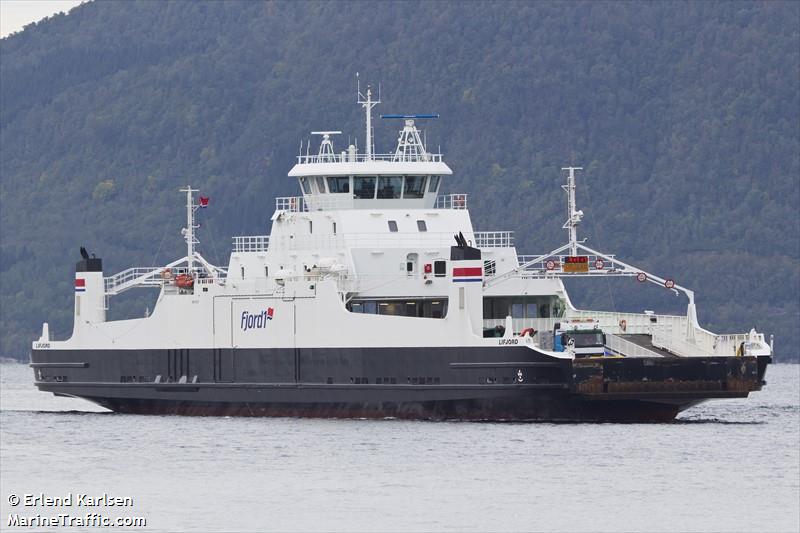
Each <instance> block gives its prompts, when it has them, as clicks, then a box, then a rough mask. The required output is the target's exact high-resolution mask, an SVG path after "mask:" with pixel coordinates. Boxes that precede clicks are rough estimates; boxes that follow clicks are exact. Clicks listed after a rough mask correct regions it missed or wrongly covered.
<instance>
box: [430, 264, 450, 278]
mask: <svg viewBox="0 0 800 533" xmlns="http://www.w3.org/2000/svg"><path fill="white" fill-rule="evenodd" d="M433 275H434V276H436V277H437V278H443V277H444V276H446V275H447V262H446V261H434V262H433Z"/></svg>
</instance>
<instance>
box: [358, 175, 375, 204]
mask: <svg viewBox="0 0 800 533" xmlns="http://www.w3.org/2000/svg"><path fill="white" fill-rule="evenodd" d="M376 181H377V179H376V178H375V177H372V176H371V177H361V176H356V177H354V178H353V194H355V197H356V198H361V199H364V200H371V199H372V198H375V182H376Z"/></svg>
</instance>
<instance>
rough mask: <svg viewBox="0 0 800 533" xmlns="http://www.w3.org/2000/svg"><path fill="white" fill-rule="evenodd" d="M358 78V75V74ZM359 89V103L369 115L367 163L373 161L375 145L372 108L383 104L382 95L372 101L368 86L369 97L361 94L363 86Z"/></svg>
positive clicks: (370, 90) (370, 89)
mask: <svg viewBox="0 0 800 533" xmlns="http://www.w3.org/2000/svg"><path fill="white" fill-rule="evenodd" d="M356 76H358V74H356ZM358 87H359V89H358V103H359V104H361V107H363V108H364V111H365V112H366V114H367V139H366V140H367V148H366V157H365V159H366V160H367V161H371V160H372V152H373V144H372V108H373V107H375V106H376V105H378V104H380V103H381V98H380V95H379V96H378V99H377V100H373V99H372V88H371V87H370V86H369V85H367V95H366V97H365V96H364V95H363V94H361V85H360V84H359V86H358Z"/></svg>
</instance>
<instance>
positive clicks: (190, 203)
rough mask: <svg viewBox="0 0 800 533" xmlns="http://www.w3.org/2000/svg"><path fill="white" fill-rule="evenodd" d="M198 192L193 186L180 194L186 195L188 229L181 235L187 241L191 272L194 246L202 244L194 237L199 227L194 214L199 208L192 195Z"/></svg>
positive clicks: (182, 190) (187, 187)
mask: <svg viewBox="0 0 800 533" xmlns="http://www.w3.org/2000/svg"><path fill="white" fill-rule="evenodd" d="M197 191H198V189H192V187H191V185H187V186H186V188H185V189H180V192H185V193H186V227H185V228H183V229H182V230H181V234H182V235H183V238H184V239H185V240H186V263H187V267H188V269H189V272H191V271H192V268H193V267H194V255H195V253H194V246H195V244H198V243H199V242H200V241H198V240H197V237H195V235H194V230H195V229H197V227H198V226H197V225H196V224H195V223H194V212H195V211H197V208H198V206H197V205H195V203H194V199H193V198H192V193H196V192H197Z"/></svg>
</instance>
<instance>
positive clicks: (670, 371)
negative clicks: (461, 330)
mask: <svg viewBox="0 0 800 533" xmlns="http://www.w3.org/2000/svg"><path fill="white" fill-rule="evenodd" d="M176 352H181V353H180V354H176ZM204 352H208V353H204ZM219 352H220V351H219V350H205V351H204V350H192V351H191V354H190V353H189V350H163V351H157V350H151V351H102V352H101V351H96V352H95V351H85V350H81V351H70V352H67V351H54V350H42V351H34V352H33V353H32V355H31V359H32V363H31V366H32V367H33V368H34V372H35V375H36V379H37V381H36V386H37V387H38V388H39V389H40V390H43V391H48V392H53V393H55V394H60V395H66V396H74V397H80V398H85V399H87V400H90V401H92V402H95V403H97V404H99V405H102V406H104V407H107V408H108V409H111V410H112V411H115V412H119V413H135V414H175V415H193V416H269V417H285V416H288V417H317V418H398V419H420V420H492V421H501V420H506V421H589V422H598V421H615V422H663V421H669V420H672V419H674V418H675V416H676V415H677V414H678V413H679V412H680V411H681V410H683V409H686V408H688V407H690V406H692V405H695V404H696V403H698V402H700V401H703V400H706V399H709V398H734V397H746V396H747V395H748V393H749V392H750V391H752V390H758V389H759V388H760V387H761V383H762V379H763V375H764V371H765V368H766V365H767V363H768V362H769V361H768V359H769V358H761V359H760V360H759V359H757V358H755V357H740V358H733V357H704V358H690V359H689V358H687V359H665V358H652V359H646V358H631V359H612V358H600V359H588V360H576V361H571V360H560V359H554V358H551V357H549V356H547V355H546V354H540V353H538V352H535V351H534V350H530V349H528V348H526V347H513V348H501V349H497V348H439V349H422V348H395V349H390V348H383V349H378V350H368V349H313V350H310V349H309V350H247V351H244V350H242V351H237V353H236V356H235V357H233V358H232V359H231V360H230V361H223V360H222V359H223V358H222V357H221V356H220V354H219ZM298 352H299V353H298ZM302 352H305V353H302ZM312 362H313V364H312ZM205 363H209V364H208V366H207V368H206V367H205V366H204V365H205ZM404 367H406V368H414V369H415V371H414V372H413V373H414V374H415V376H414V377H413V378H412V377H411V376H407V375H405V374H408V373H409V372H407V371H406V372H403V370H404ZM356 369H357V370H356ZM170 372H172V373H174V375H173V374H170ZM354 373H357V374H359V376H358V377H353V376H350V374H354ZM309 375H311V376H313V377H314V378H315V381H310V380H309V381H306V380H305V379H307V378H308V376H309ZM153 376H155V377H153ZM164 376H166V378H165V377H164ZM268 376H272V377H275V376H279V377H282V378H283V379H282V380H281V381H279V382H276V381H274V380H269V381H268V380H267V379H265V378H267V377H268ZM326 376H327V377H326ZM390 376H391V377H390ZM115 378H116V379H115ZM292 378H295V379H297V381H295V380H294V379H292ZM304 378H305V379H304ZM356 379H358V380H359V381H362V383H353V382H354V381H355V380H356ZM328 381H331V383H329V382H328Z"/></svg>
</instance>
